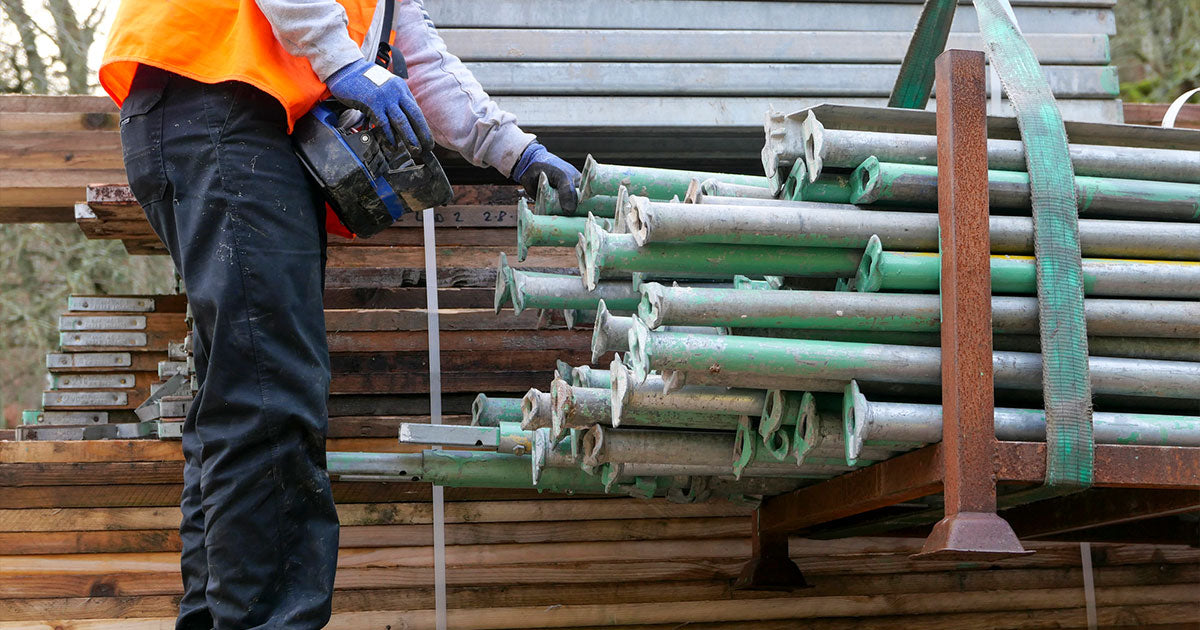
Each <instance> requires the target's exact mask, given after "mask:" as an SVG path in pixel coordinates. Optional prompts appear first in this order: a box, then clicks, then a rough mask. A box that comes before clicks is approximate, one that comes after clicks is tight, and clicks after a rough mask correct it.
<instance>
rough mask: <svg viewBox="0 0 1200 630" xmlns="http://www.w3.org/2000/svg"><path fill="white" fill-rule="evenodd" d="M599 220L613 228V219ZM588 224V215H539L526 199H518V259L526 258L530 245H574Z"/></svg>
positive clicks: (603, 224)
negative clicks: (532, 210) (531, 210)
mask: <svg viewBox="0 0 1200 630" xmlns="http://www.w3.org/2000/svg"><path fill="white" fill-rule="evenodd" d="M595 216H601V215H595ZM597 221H598V222H599V223H600V225H601V226H608V228H609V229H611V228H612V219H604V218H599V219H597ZM586 225H587V215H584V216H579V217H574V216H572V217H561V216H551V215H537V214H534V213H533V212H530V210H529V206H528V204H527V203H526V202H525V200H524V199H521V200H519V201H517V260H525V258H526V256H527V255H528V254H529V248H530V247H574V246H575V243H577V242H579V235H580V234H582V233H583V229H584V227H585V226H586Z"/></svg>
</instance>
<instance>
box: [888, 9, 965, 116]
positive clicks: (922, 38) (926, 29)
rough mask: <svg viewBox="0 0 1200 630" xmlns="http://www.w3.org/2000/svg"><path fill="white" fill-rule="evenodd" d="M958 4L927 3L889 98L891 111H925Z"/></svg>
mask: <svg viewBox="0 0 1200 630" xmlns="http://www.w3.org/2000/svg"><path fill="white" fill-rule="evenodd" d="M957 4H958V0H926V2H925V8H924V9H922V10H921V17H920V18H919V19H918V20H917V28H916V30H915V31H913V38H912V40H911V41H909V42H908V52H907V53H906V54H905V55H904V63H903V64H901V66H900V74H899V75H898V76H897V77H896V85H895V86H893V87H892V95H891V97H890V98H888V107H902V108H904V109H925V105H926V104H928V103H929V92H930V90H932V89H933V79H934V75H935V74H936V73H935V72H934V64H933V62H934V60H935V59H937V57H938V55H940V54H942V51H943V50H945V49H946V39H947V38H949V37H950V23H951V22H953V21H954V7H955V6H956V5H957Z"/></svg>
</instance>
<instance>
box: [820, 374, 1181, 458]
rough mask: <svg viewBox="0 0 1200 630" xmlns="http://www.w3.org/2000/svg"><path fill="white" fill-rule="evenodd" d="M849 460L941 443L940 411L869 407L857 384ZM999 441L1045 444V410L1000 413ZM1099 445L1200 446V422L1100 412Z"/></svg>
mask: <svg viewBox="0 0 1200 630" xmlns="http://www.w3.org/2000/svg"><path fill="white" fill-rule="evenodd" d="M845 395H846V397H847V400H846V402H845V415H844V419H843V422H844V423H845V428H844V431H845V435H846V442H845V446H846V458H847V460H849V461H854V460H855V459H857V458H859V457H861V456H862V455H861V453H862V450H863V449H864V448H869V447H872V446H878V447H884V448H887V447H889V446H896V445H901V446H903V447H906V448H897V449H896V450H911V449H913V448H918V447H920V446H923V445H925V444H932V443H934V442H939V441H941V439H942V406H941V405H927V404H913V403H892V402H871V401H868V400H867V398H866V397H865V396H863V395H862V393H861V392H859V391H858V388H857V385H856V384H855V383H853V382H851V384H850V385H849V386H848V387H847V388H846V394H845ZM995 426H996V439H999V440H1009V441H1019V442H1044V441H1046V413H1045V411H1043V410H1041V409H1011V408H1004V407H997V408H996V411H995ZM1092 426H1093V431H1094V439H1095V442H1096V443H1097V444H1140V445H1146V446H1188V447H1197V446H1200V417H1198V416H1182V415H1162V414H1146V413H1113V412H1102V411H1097V412H1095V413H1094V414H1093V417H1092Z"/></svg>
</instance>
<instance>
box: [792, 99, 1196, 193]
mask: <svg viewBox="0 0 1200 630" xmlns="http://www.w3.org/2000/svg"><path fill="white" fill-rule="evenodd" d="M800 134H801V138H799V140H800V143H801V144H800V146H802V147H803V155H800V154H799V153H798V151H796V150H792V151H790V152H789V153H788V155H786V156H781V157H783V158H784V160H785V161H791V160H795V159H797V158H800V157H803V159H804V163H805V165H807V166H808V169H809V176H810V177H816V176H817V175H819V174H820V173H821V171H822V169H824V168H826V167H832V168H855V167H857V166H858V165H860V164H862V163H863V161H864V160H866V159H867V158H870V157H872V156H874V157H876V158H878V159H879V160H880V161H882V162H895V163H898V164H922V165H930V166H935V165H937V136H935V135H920V134H907V133H887V132H879V131H855V130H850V129H828V128H826V127H825V126H824V125H822V124H821V122H820V121H819V120H817V118H816V116H815V115H814V114H812V113H811V112H810V113H809V116H808V118H807V119H806V120H805V121H804V123H802V125H801V129H800ZM796 148H797V149H798V148H800V147H796ZM1068 150H1069V151H1070V155H1071V164H1072V165H1073V166H1074V170H1075V174H1076V175H1085V176H1089V177H1121V178H1127V179H1145V180H1157V181H1167V182H1183V183H1195V182H1198V181H1200V152H1197V151H1188V150H1183V149H1148V148H1143V147H1121V146H1105V145H1093V144H1072V145H1069V146H1068ZM987 161H988V167H989V168H993V169H997V170H1002V171H1024V170H1025V169H1026V165H1025V145H1024V143H1022V142H1021V141H1020V140H998V139H988V141H987Z"/></svg>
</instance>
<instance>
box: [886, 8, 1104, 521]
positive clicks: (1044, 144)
mask: <svg viewBox="0 0 1200 630" xmlns="http://www.w3.org/2000/svg"><path fill="white" fill-rule="evenodd" d="M947 4H949V5H950V7H949V9H946V8H945V5H947ZM974 5H975V12H976V14H977V16H978V20H979V30H980V33H981V35H982V36H983V41H984V45H985V48H986V51H987V55H988V59H989V61H990V63H991V64H992V68H994V69H995V71H996V73H997V74H998V75H999V77H1000V82H1001V83H1002V84H1003V86H1004V88H1005V91H1006V92H1007V93H1008V98H1009V102H1010V103H1011V104H1012V106H1013V109H1014V110H1016V114H1017V124H1018V126H1019V127H1020V130H1021V139H1022V141H1023V142H1024V143H1025V162H1026V168H1027V170H1028V172H1029V185H1030V196H1031V197H1032V205H1033V223H1034V254H1035V256H1036V259H1037V294H1038V308H1039V313H1040V317H1039V320H1040V329H1041V330H1040V332H1041V342H1042V389H1043V397H1044V399H1045V406H1046V482H1045V485H1043V486H1042V487H1041V488H1038V489H1035V490H1031V491H1025V492H1021V493H1018V494H1017V495H1008V496H1006V497H1003V498H1001V505H1002V507H1003V506H1011V505H1017V504H1020V503H1027V502H1030V501H1037V500H1040V499H1043V498H1050V497H1053V496H1059V495H1062V494H1068V493H1071V492H1076V491H1079V490H1083V489H1086V488H1088V487H1090V486H1091V485H1092V479H1093V468H1094V459H1095V445H1094V442H1093V437H1092V390H1091V381H1090V378H1089V375H1088V362H1087V356H1088V349H1087V327H1086V323H1085V321H1084V315H1083V269H1082V263H1081V260H1080V252H1079V215H1078V211H1077V209H1076V199H1075V186H1074V184H1073V182H1074V177H1075V169H1074V167H1073V165H1072V164H1071V158H1070V153H1069V152H1068V146H1067V132H1066V128H1065V127H1064V125H1063V120H1062V113H1061V112H1059V110H1058V105H1057V104H1056V103H1055V101H1054V95H1053V94H1052V93H1051V91H1050V86H1049V83H1047V81H1046V77H1045V75H1044V74H1043V73H1042V70H1041V66H1039V65H1038V61H1037V58H1036V57H1035V56H1034V54H1033V51H1032V49H1030V47H1029V44H1028V42H1026V41H1025V38H1024V37H1022V36H1021V33H1020V31H1018V30H1017V26H1016V24H1014V23H1013V20H1012V18H1011V17H1010V15H1011V9H1010V8H1009V6H1008V2H1007V0H974ZM939 10H940V11H941V13H943V14H944V13H947V12H949V13H952V12H953V10H954V9H953V2H946V1H945V0H927V1H926V3H925V9H924V11H923V12H922V14H921V20H920V21H919V22H918V24H917V32H916V33H914V34H913V39H912V43H911V44H910V46H909V51H908V57H906V58H905V60H904V65H903V66H902V68H901V75H900V80H897V82H896V87H895V89H894V90H893V92H892V97H891V99H890V102H889V105H895V104H896V103H897V101H902V100H903V101H907V102H909V103H913V105H908V106H909V107H914V106H915V107H922V108H923V107H924V105H925V100H923V99H922V100H919V102H918V99H917V96H918V94H920V95H924V98H925V99H927V98H928V95H929V90H930V87H931V85H932V82H933V65H934V63H933V62H934V59H935V58H936V56H937V55H938V54H940V53H941V51H942V47H944V46H945V41H946V38H947V36H948V34H949V30H950V18H948V17H942V18H938V16H937V13H938V11H939ZM927 18H928V19H927ZM923 29H924V30H926V31H934V32H922V30H923ZM939 42H940V44H939ZM935 47H936V49H935ZM916 65H920V66H923V67H925V68H926V70H924V71H922V70H920V69H919V68H915V67H913V66H916ZM923 72H925V73H928V76H927V77H926V75H925V74H923ZM919 81H922V82H924V83H923V84H921V85H918V84H917V83H918V82H919Z"/></svg>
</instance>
